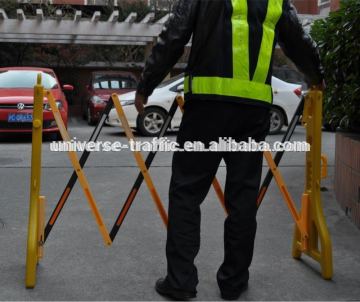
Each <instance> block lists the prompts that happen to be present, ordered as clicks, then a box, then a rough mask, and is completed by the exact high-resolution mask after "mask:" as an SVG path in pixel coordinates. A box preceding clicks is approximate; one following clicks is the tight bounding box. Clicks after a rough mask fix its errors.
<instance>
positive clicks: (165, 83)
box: [157, 73, 184, 88]
mask: <svg viewBox="0 0 360 302" xmlns="http://www.w3.org/2000/svg"><path fill="white" fill-rule="evenodd" d="M183 77H184V74H183V73H181V74H179V75H177V76H175V77H173V78H171V79H169V80H166V81H164V82H162V83H161V84H160V85H159V86H158V87H157V88H163V87H165V86H168V85H170V84H172V83H174V82H176V81H177V80H180V79H181V78H183Z"/></svg>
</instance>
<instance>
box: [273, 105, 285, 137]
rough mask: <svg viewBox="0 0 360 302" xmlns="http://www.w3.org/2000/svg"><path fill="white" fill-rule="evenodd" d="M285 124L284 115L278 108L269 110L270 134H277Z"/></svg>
mask: <svg viewBox="0 0 360 302" xmlns="http://www.w3.org/2000/svg"><path fill="white" fill-rule="evenodd" d="M284 123H285V117H284V113H283V112H282V111H281V110H280V109H279V108H275V107H273V108H271V110H270V131H269V132H270V134H277V133H279V132H280V131H281V129H282V127H283V126H284Z"/></svg>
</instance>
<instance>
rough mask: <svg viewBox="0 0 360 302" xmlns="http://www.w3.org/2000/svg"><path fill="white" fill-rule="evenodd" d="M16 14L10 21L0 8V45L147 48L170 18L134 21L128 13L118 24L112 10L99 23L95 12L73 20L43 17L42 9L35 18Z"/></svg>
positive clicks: (134, 16) (78, 13)
mask: <svg viewBox="0 0 360 302" xmlns="http://www.w3.org/2000/svg"><path fill="white" fill-rule="evenodd" d="M16 15H17V17H16V18H15V19H10V18H8V16H7V14H6V12H5V10H4V9H0V42H18V43H51V44H85V45H86V44H97V45H147V44H149V43H153V42H154V39H155V38H156V37H157V36H158V35H159V33H160V32H161V30H162V28H163V25H164V23H165V22H166V21H167V20H168V18H169V16H170V14H167V15H166V16H164V17H163V18H161V19H159V20H155V14H154V13H149V14H147V15H146V16H145V17H144V18H143V20H141V21H140V22H135V20H136V19H137V14H136V13H130V14H129V16H128V17H127V18H126V19H125V20H121V21H119V11H118V10H114V11H113V12H112V14H111V15H110V17H109V18H108V20H107V21H100V18H101V12H100V11H95V12H94V14H93V16H92V17H91V18H82V12H81V11H80V10H78V11H76V13H75V16H74V18H73V19H68V18H65V17H63V12H62V10H60V9H58V10H56V14H55V17H46V16H45V15H44V12H43V10H42V9H37V10H36V16H26V15H25V13H24V11H23V10H22V9H17V11H16Z"/></svg>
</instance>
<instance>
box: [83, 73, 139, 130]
mask: <svg viewBox="0 0 360 302" xmlns="http://www.w3.org/2000/svg"><path fill="white" fill-rule="evenodd" d="M136 87H137V78H136V77H135V75H134V74H133V73H131V72H122V71H95V72H93V73H92V78H91V83H90V85H88V87H87V88H88V92H89V93H88V100H87V104H86V106H85V111H84V117H85V118H86V119H87V122H88V124H89V125H93V124H94V123H96V122H97V121H98V120H99V118H100V115H101V113H102V112H103V110H104V108H105V105H106V102H107V101H108V100H109V98H110V96H111V94H113V93H117V94H119V95H121V94H124V93H127V92H130V91H134V90H135V89H136Z"/></svg>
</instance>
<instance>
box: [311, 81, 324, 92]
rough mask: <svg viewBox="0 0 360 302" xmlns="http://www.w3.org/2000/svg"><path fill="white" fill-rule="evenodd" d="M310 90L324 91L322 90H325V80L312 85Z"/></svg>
mask: <svg viewBox="0 0 360 302" xmlns="http://www.w3.org/2000/svg"><path fill="white" fill-rule="evenodd" d="M312 89H315V90H320V91H324V90H325V89H326V83H325V80H323V81H322V83H321V84H318V85H313V86H312Z"/></svg>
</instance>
